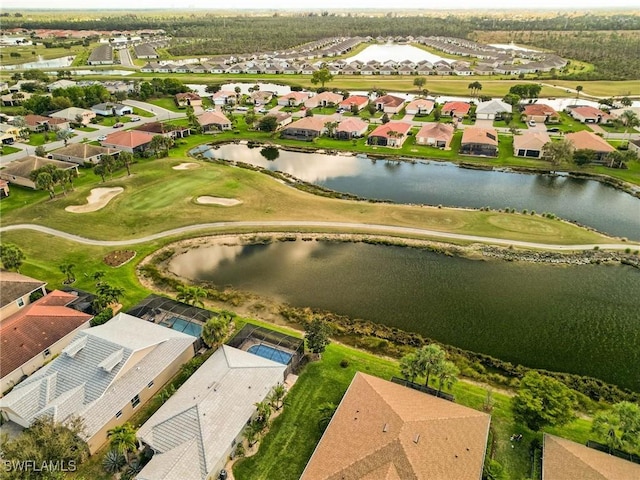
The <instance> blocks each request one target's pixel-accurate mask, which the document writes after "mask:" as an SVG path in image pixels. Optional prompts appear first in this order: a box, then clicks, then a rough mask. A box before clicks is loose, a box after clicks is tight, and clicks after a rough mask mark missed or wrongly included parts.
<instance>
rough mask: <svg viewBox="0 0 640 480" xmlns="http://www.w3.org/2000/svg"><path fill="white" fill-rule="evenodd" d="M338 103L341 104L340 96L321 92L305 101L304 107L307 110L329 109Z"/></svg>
mask: <svg viewBox="0 0 640 480" xmlns="http://www.w3.org/2000/svg"><path fill="white" fill-rule="evenodd" d="M340 102H342V95H340V94H338V93H333V92H322V93H319V94H317V95H314V96H313V97H310V98H308V99H307V100H305V102H304V106H305V107H307V108H315V107H330V106H335V105H338V104H339V103H340Z"/></svg>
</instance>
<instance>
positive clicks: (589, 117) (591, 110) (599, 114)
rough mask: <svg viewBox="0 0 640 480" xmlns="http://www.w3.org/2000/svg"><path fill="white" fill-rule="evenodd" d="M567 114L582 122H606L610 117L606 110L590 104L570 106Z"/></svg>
mask: <svg viewBox="0 0 640 480" xmlns="http://www.w3.org/2000/svg"><path fill="white" fill-rule="evenodd" d="M569 115H571V116H572V117H573V118H575V119H576V120H578V121H579V122H582V123H607V122H610V121H611V119H612V118H611V115H609V114H608V113H607V112H604V111H602V110H600V109H599V108H595V107H591V106H584V107H575V108H571V109H570V110H569Z"/></svg>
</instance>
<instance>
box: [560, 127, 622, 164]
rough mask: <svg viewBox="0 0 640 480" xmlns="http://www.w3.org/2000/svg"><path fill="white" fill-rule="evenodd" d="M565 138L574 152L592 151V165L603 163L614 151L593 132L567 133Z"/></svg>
mask: <svg viewBox="0 0 640 480" xmlns="http://www.w3.org/2000/svg"><path fill="white" fill-rule="evenodd" d="M565 138H566V139H567V140H569V141H570V142H571V144H572V145H573V148H574V149H576V150H593V151H594V152H596V159H595V161H594V163H604V162H605V158H606V156H607V155H608V154H609V153H611V152H614V151H615V150H616V149H615V148H613V147H612V146H611V145H609V144H608V143H607V142H606V141H605V140H604V139H603V138H602V137H599V136H598V135H596V134H595V133H593V132H587V131H586V130H582V131H580V132H575V133H568V134H566V135H565Z"/></svg>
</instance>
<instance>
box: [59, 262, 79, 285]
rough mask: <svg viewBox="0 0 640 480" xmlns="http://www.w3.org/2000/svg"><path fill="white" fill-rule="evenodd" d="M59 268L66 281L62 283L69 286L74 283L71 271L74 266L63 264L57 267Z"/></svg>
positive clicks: (74, 279) (74, 278)
mask: <svg viewBox="0 0 640 480" xmlns="http://www.w3.org/2000/svg"><path fill="white" fill-rule="evenodd" d="M59 268H60V271H61V272H62V273H64V274H65V275H66V276H67V279H66V280H65V282H64V283H66V284H67V285H70V284H72V283H73V282H75V281H76V277H75V276H74V275H73V269H74V268H75V265H74V264H73V263H63V264H62V265H60V266H59Z"/></svg>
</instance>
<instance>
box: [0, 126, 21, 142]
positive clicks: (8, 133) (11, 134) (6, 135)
mask: <svg viewBox="0 0 640 480" xmlns="http://www.w3.org/2000/svg"><path fill="white" fill-rule="evenodd" d="M18 138H20V129H19V128H18V127H15V126H13V125H9V124H7V123H0V142H2V143H3V144H4V145H11V144H12V143H14V142H16V141H17V140H18Z"/></svg>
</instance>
